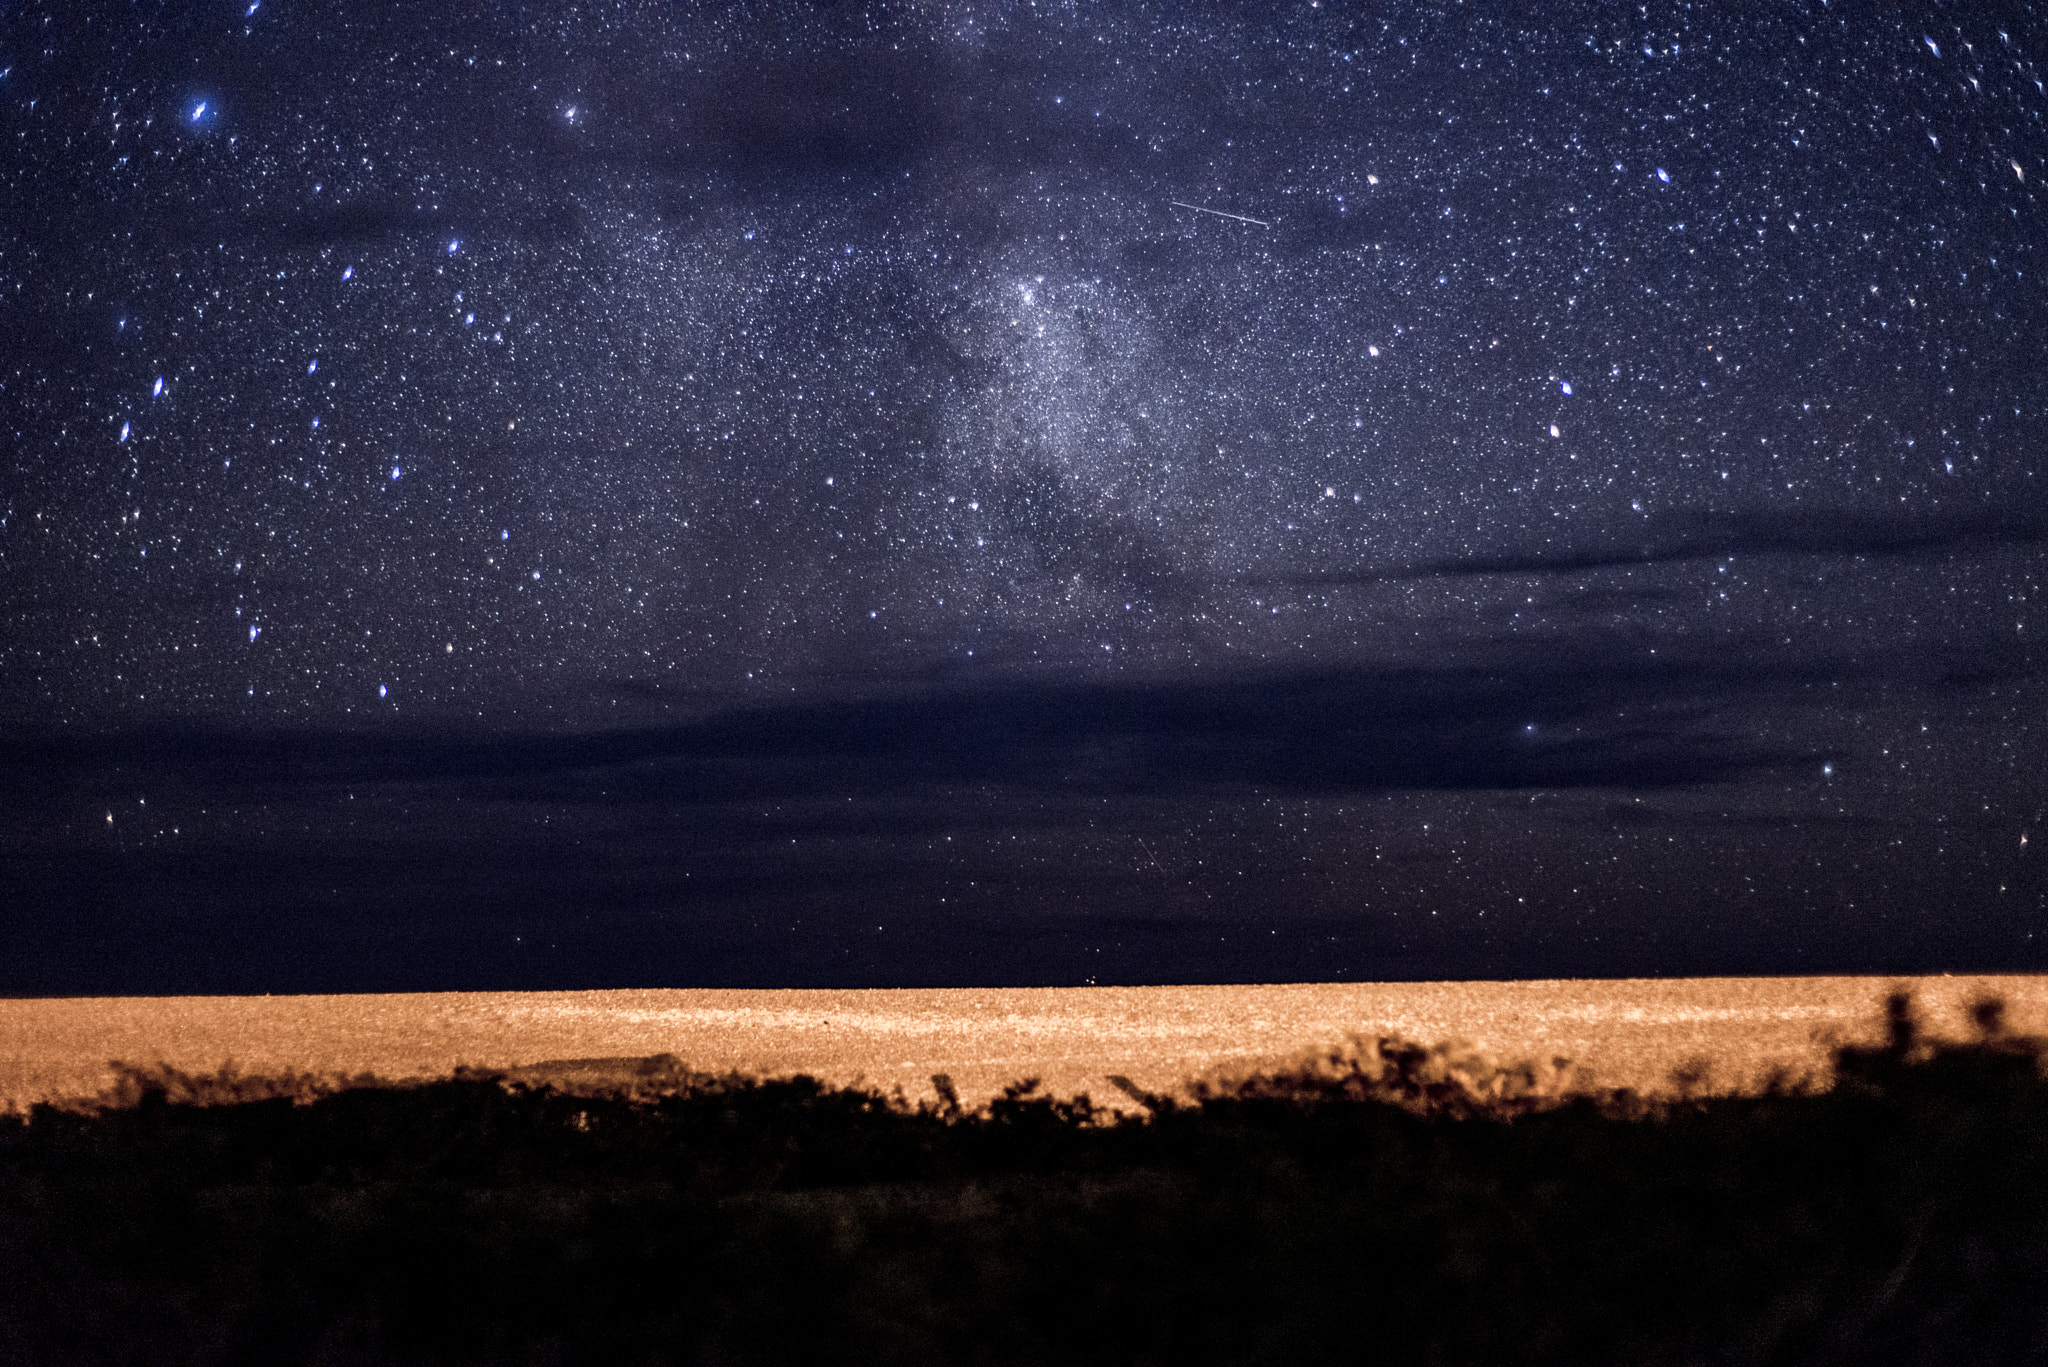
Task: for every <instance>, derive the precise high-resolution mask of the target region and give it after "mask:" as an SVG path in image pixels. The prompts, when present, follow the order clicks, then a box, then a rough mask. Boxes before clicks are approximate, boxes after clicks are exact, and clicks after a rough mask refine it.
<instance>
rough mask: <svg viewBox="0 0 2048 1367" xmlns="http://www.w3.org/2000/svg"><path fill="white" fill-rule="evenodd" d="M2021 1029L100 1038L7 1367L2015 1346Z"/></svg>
mask: <svg viewBox="0 0 2048 1367" xmlns="http://www.w3.org/2000/svg"><path fill="white" fill-rule="evenodd" d="M2044 1053H2048V1041H2043V1040H2041V1039H2036V1038H2031V1037H2023V1036H2017V1035H2014V1034H2012V1033H2011V1032H2010V1031H2008V1030H2007V1029H2006V1027H2005V1023H2004V1019H2003V1010H2002V1007H2001V1006H2000V1004H1999V1003H1997V1002H1991V1001H1985V1002H1979V1003H1978V1004H1976V1005H1975V1006H1974V1007H1973V1008H1972V1010H1971V1013H1970V1029H1969V1034H1968V1037H1967V1038H1964V1039H1945V1038H1936V1037H1934V1036H1931V1035H1930V1034H1928V1033H1927V1032H1926V1031H1925V1030H1924V1029H1923V1027H1922V1025H1921V1023H1920V1021H1919V1020H1918V1019H1917V1017H1916V1016H1915V1014H1914V1012H1913V1009H1912V1004H1911V1002H1910V1001H1909V1000H1908V999H1907V998H1906V997H1905V996H1904V995H1903V994H1900V995H1895V996H1893V997H1892V998H1891V999H1890V1001H1889V1002H1888V1003H1887V1004H1886V1006H1885V1016H1884V1034H1883V1037H1882V1039H1881V1040H1879V1041H1878V1042H1876V1043H1873V1044H1861V1045H1844V1046H1842V1047H1840V1048H1838V1049H1837V1050H1836V1051H1835V1053H1834V1066H1833V1070H1832V1073H1831V1074H1830V1075H1828V1076H1826V1077H1820V1078H1816V1077H1804V1078H1793V1077H1790V1076H1786V1075H1782V1074H1781V1075H1778V1076H1775V1077H1772V1078H1768V1079H1766V1080H1765V1081H1764V1082H1763V1083H1761V1084H1760V1085H1758V1086H1756V1087H1753V1088H1751V1089H1750V1090H1748V1091H1747V1092H1745V1093H1742V1094H1728V1093H1720V1094H1716V1093H1713V1092H1711V1091H1709V1090H1707V1089H1706V1088H1705V1086H1704V1081H1705V1078H1706V1076H1707V1074H1706V1070H1705V1067H1704V1065H1703V1064H1702V1063H1699V1062H1694V1063H1691V1064H1688V1065H1687V1066H1686V1067H1685V1068H1682V1069H1681V1070H1679V1073H1678V1074H1677V1075H1675V1076H1674V1078H1673V1084H1672V1087H1671V1089H1670V1091H1668V1092H1666V1093H1660V1094H1658V1095H1656V1096H1639V1095H1636V1094H1634V1093H1631V1092H1627V1091H1621V1090H1602V1089H1597V1088H1594V1087H1591V1086H1589V1085H1586V1084H1585V1083H1584V1081H1583V1079H1581V1078H1579V1077H1578V1076H1577V1075H1576V1074H1574V1073H1573V1071H1572V1070H1571V1069H1570V1067H1569V1065H1568V1064H1566V1063H1565V1061H1563V1060H1553V1061H1552V1062H1551V1063H1549V1064H1544V1065H1533V1064H1511V1065H1506V1066H1501V1065H1496V1064H1495V1063H1493V1062H1491V1061H1490V1060H1488V1059H1486V1058H1484V1057H1483V1056H1482V1055H1480V1054H1478V1053H1477V1052H1476V1051H1474V1050H1472V1049H1470V1048H1469V1047H1466V1046H1462V1045H1457V1044H1445V1045H1435V1046H1430V1045H1422V1044H1417V1043H1415V1042H1413V1041H1408V1040H1403V1039H1399V1038H1395V1037H1391V1036H1389V1037H1359V1038H1354V1039H1352V1040H1350V1041H1348V1042H1346V1043H1345V1044H1343V1045H1341V1046H1338V1047H1335V1048H1332V1049H1329V1050H1326V1051H1323V1052H1321V1053H1319V1054H1316V1055H1313V1056H1310V1057H1308V1058H1305V1059H1303V1060H1302V1061H1300V1062H1299V1063H1297V1064H1295V1065H1292V1066H1289V1067H1285V1068H1278V1069H1269V1070H1266V1071H1262V1072H1258V1073H1252V1074H1247V1075H1242V1076H1237V1077H1231V1078H1210V1079H1206V1080H1201V1081H1196V1082H1192V1083H1190V1084H1188V1085H1187V1086H1186V1087H1184V1088H1182V1089H1180V1090H1178V1091H1176V1092H1174V1093H1171V1094H1165V1093H1154V1092H1149V1091H1147V1090H1145V1089H1143V1088H1141V1087H1138V1086H1136V1085H1135V1084H1133V1083H1131V1082H1130V1081H1129V1080H1128V1079H1124V1078H1117V1079H1112V1085H1114V1086H1115V1087H1117V1089H1118V1090H1119V1092H1120V1093H1121V1094H1122V1096H1123V1097H1125V1098H1127V1099H1128V1100H1129V1101H1130V1102H1132V1103H1134V1109H1133V1108H1125V1109H1113V1108H1110V1107H1106V1106H1103V1105H1099V1104H1097V1103H1095V1102H1094V1101H1092V1100H1090V1099H1089V1098H1088V1097H1086V1096H1081V1097H1075V1098H1071V1099H1065V1098H1059V1097H1054V1096H1049V1095H1047V1094H1045V1093H1044V1092H1043V1091H1042V1090H1041V1089H1040V1088H1039V1087H1038V1085H1037V1083H1036V1082H1034V1081H1023V1082H1018V1083H1015V1084H1013V1085H1011V1086H1009V1087H1007V1088H1005V1089H1004V1090H1003V1092H1002V1093H1001V1094H1000V1095H998V1096H996V1097H995V1098H993V1099H992V1100H990V1101H989V1102H987V1103H986V1104H984V1105H982V1106H979V1107H974V1108H970V1107H968V1106H966V1105H965V1104H963V1102H962V1100H961V1098H960V1096H959V1093H958V1091H957V1089H956V1088H955V1087H954V1086H953V1084H952V1082H951V1080H950V1079H948V1078H945V1077H944V1076H943V1075H942V1076H939V1077H936V1078H934V1079H933V1083H934V1091H935V1093H936V1096H935V1098H931V1099H925V1100H922V1101H917V1102H912V1101H910V1100H907V1099H906V1098H905V1097H904V1096H903V1095H901V1094H900V1093H896V1094H890V1095H884V1094H882V1093H879V1092H876V1091H873V1090H859V1089H845V1088H833V1087H828V1086H826V1085H825V1084H823V1083H820V1082H818V1081H817V1080H815V1079H811V1078H806V1077H794V1078H772V1079H762V1078H756V1077H750V1076H744V1075H738V1074H717V1075H714V1074H709V1073H701V1072H696V1071H693V1070H691V1069H689V1068H688V1067H687V1066H686V1065H685V1064H683V1063H682V1062H681V1061H680V1060H677V1059H675V1058H673V1057H669V1056H659V1057H656V1058H653V1059H644V1060H568V1061H564V1062H560V1063H556V1064H550V1065H545V1066H543V1067H540V1068H536V1069H523V1070H514V1071H513V1072H511V1073H506V1072H487V1071H480V1070H465V1071H464V1072H462V1073H461V1074H460V1075H458V1076H457V1077H454V1078H451V1079H446V1080H441V1081H435V1082H429V1083H414V1084H404V1085H401V1084H393V1083H388V1082H380V1081H378V1080H377V1079H374V1078H368V1077H354V1078H343V1077H332V1076H314V1075H310V1074H289V1075H284V1076H279V1077H269V1078H258V1077H251V1076H247V1075H244V1074H242V1073H240V1072H239V1071H237V1070H235V1069H232V1068H223V1069H222V1070H221V1071H220V1072H219V1073H216V1074H212V1075H188V1074H185V1073H181V1072H178V1071H177V1070H174V1069H170V1068H166V1067H162V1066H156V1067H150V1068H140V1067H123V1068H120V1069H119V1070H118V1073H117V1078H116V1081H115V1083H114V1085H113V1086H112V1087H111V1088H109V1089H108V1091H107V1092H105V1093H103V1094H102V1095H101V1096H99V1097H97V1098H93V1099H92V1100H90V1101H88V1102H80V1103H75V1104H73V1105H70V1106H66V1107H57V1106H39V1107H37V1108H35V1109H34V1110H33V1111H32V1112H31V1113H30V1114H29V1115H27V1116H25V1117H24V1116H13V1117H7V1118H4V1119H0V1361H4V1362H9V1363H13V1362H24V1363H39V1362H59V1361H61V1362H67V1363H75V1362H115V1361H120V1362H150V1363H195V1364H196V1363H242V1362H252V1363H253V1362H264V1363H271V1362H282V1363H294V1362H304V1363H314V1362H323V1363H324V1362H350V1363H415V1362H417V1363H427V1362H433V1363H442V1362H449V1363H453V1362H462V1363H500V1362H504V1363H511V1362H519V1363H532V1362H560V1363H583V1362H590V1363H599V1362H602V1363H617V1362H629V1363H657V1362H661V1363H665V1362H677V1363H784V1362H788V1363H798V1362H818V1361H833V1362H851V1363H908V1362H917V1363H920V1364H923V1363H931V1362H961V1363H990V1364H995V1363H1054V1362H1060V1363H1066V1362H1071V1361H1074V1360H1076V1359H1081V1360H1101V1361H1114V1362H1129V1363H1161V1364H1167V1363H1174V1364H1178V1363H1188V1362H1195V1363H1210V1362H1213V1363H1226V1362H1227V1363H1263V1362H1274V1363H1281V1362H1286V1363H1295V1362H1304V1361H1305V1362H1360V1361H1382V1360H1384V1361H1387V1362H1400V1363H1408V1362H1427V1363H1508V1362H1516V1363H1519V1362H1528V1363H1560V1364H1562V1363H1570V1364H1589V1363H1672V1364H1679V1363H1710V1362H1711V1363H1719V1362H1731V1363H1801V1364H1804V1363H1900V1364H1906V1363H1951V1362H1956V1363H1960V1362H1971V1363H2020V1362H2041V1361H2044V1360H2048V1161H2044V1160H2048V1143H2044V1141H2048V1079H2044V1077H2043V1058H2044ZM536 1079H539V1080H538V1081H537V1080H536Z"/></svg>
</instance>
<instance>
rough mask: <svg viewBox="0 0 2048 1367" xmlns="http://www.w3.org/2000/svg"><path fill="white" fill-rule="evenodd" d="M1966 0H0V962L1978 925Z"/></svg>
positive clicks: (1260, 970)
mask: <svg viewBox="0 0 2048 1367" xmlns="http://www.w3.org/2000/svg"><path fill="white" fill-rule="evenodd" d="M245 11H246V12H245ZM2044 21H2048V16H2044V15H2043V14H2042V13H2040V12H2039V11H2038V7H2037V6H2035V5H2027V4H2008V5H1991V4H1974V3H1973V4H1956V5H1948V6H1940V5H1930V4H1924V3H1923V4H1909V5H1903V6H1868V5H1856V4H1847V3H1836V4H1834V5H1832V6H1830V5H1828V4H1825V3H1821V0H1812V3H1805V4H1782V5H1773V6H1768V7H1766V6H1762V5H1673V4H1652V5H1648V6H1635V5H1610V4H1543V5H1508V4H1500V5H1494V4H1434V5H1425V4H1389V5H1384V6H1377V7H1373V11H1372V12H1371V13H1368V12H1367V10H1366V7H1363V6H1356V7H1353V6H1346V5H1340V4H1334V3H1324V4H1322V5H1320V6H1319V5H1317V4H1314V3H1309V0H1298V2H1295V0H1289V2H1288V3H1274V4H1264V3H1260V4H1251V5H1246V6H1243V7H1241V8H1234V7H1220V6H1219V7H1215V8H1204V7H1194V6H1182V5H1158V6H1152V7H1137V6H1130V5H1101V6H1098V5H1079V6H1071V5H1029V4H970V3H962V4H953V5H948V4H918V5H913V4H901V5H895V6H887V7H884V6H875V7H863V6H855V5H827V4H817V5H776V6H761V7H746V8H744V9H742V8H741V7H735V6H728V5H725V4H722V3H720V4H703V5H687V4H680V5H662V4H651V3H650V4H597V3H574V2H573V0H564V3H561V4H554V5H533V6H514V5H463V6H451V5H418V4H391V5H379V4H373V3H365V2H364V0H346V3H341V2H339V0H337V2H336V3H326V4H321V3H303V4H302V3H293V2H292V0H261V3H259V4H249V3H248V0H240V2H239V3H233V4H221V3H197V4H188V5H166V4H151V3H139V4H125V3H123V4H111V3H109V4H92V3H76V2H74V0H61V2H60V0H29V2H28V3H9V4H6V5H5V6H4V7H0V460H4V465H0V475H4V483H0V930H4V932H5V933H4V937H0V938H4V941H5V944H6V948H4V949H0V991H6V992H14V993H48V992H62V993H113V992H156V991H209V992H212V991H230V992H250V991H255V992H262V991H305V990H347V991H356V990H377V989H392V988H497V987H623V986H691V985H735V986H802V985H811V986H822V985H846V986H891V985H905V986H908V985H946V984H998V983H1004V984H1019V985H1022V984H1037V983H1084V982H1090V981H1096V982H1103V983H1109V982H1174V981H1250V982H1257V981H1274V980H1304V979H1305V980H1334V979H1357V978H1382V979H1392V978H1460V977H1527V976H1566V975H1586V974H1616V973H1625V974H1658V975H1664V974H1702V973H1770V972H1833V971H1870V972H1894V971H1909V970H1910V971H1941V970H1944V969H1949V970H1957V971H1961V970H1973V971H1974V970H1992V969H2005V970H2011V969H2044V968H2048V877H2044V874H2043V863H2042V858H2043V853H2044V851H2043V845H2044V843H2048V778H2044V775H2048V730H2044V725H2043V722H2044V718H2048V712H2044V710H2043V709H2044V684H2048V677H2044V665H2048V660H2044V655H2043V652H2042V649H2041V647H2040V646H2039V645H2038V644H2037V641H2038V640H2039V638H2040V637H2042V636H2044V635H2048V610H2044V597H2043V584H2044V575H2048V295H2044V290H2043V286H2044V284H2048V252H2044V251H2043V249H2042V240H2043V230H2044V225H2048V217H2044V208H2048V205H2044V203H2043V190H2044V188H2048V122H2044V116H2048V87H2044V84H2043V82H2044V81H2048V22H2044Z"/></svg>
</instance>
